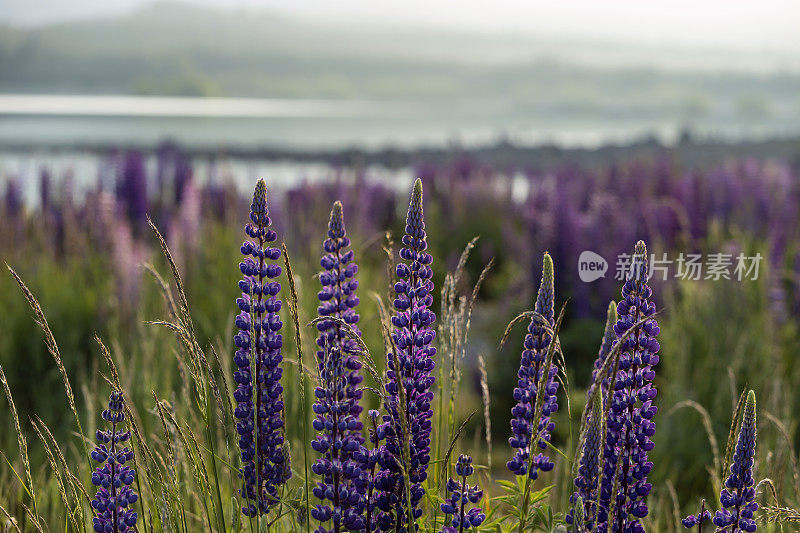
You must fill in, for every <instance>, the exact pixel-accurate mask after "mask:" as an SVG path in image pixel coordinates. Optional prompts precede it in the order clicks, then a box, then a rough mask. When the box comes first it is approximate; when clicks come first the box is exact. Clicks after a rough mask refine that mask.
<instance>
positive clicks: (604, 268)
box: [578, 250, 608, 283]
mask: <svg viewBox="0 0 800 533" xmlns="http://www.w3.org/2000/svg"><path fill="white" fill-rule="evenodd" d="M606 272H608V262H607V261H606V260H605V259H603V256H601V255H599V254H596V253H594V252H592V251H590V250H584V251H583V252H581V255H580V257H578V276H579V277H580V278H581V281H582V282H584V283H591V282H593V281H595V280H597V279H600V278H604V277H605V276H606Z"/></svg>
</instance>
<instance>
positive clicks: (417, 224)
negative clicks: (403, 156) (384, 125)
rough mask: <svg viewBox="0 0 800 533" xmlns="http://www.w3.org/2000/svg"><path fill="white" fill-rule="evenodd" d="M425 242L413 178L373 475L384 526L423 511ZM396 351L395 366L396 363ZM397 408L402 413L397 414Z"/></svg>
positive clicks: (427, 350)
mask: <svg viewBox="0 0 800 533" xmlns="http://www.w3.org/2000/svg"><path fill="white" fill-rule="evenodd" d="M427 247H428V243H427V241H426V235H425V221H424V219H423V212H422V182H421V181H420V180H417V181H416V182H415V183H414V190H413V192H412V194H411V202H410V204H409V206H408V216H407V218H406V228H405V235H404V236H403V247H402V248H401V249H400V257H401V258H402V259H403V262H402V263H400V264H399V265H398V266H397V269H396V271H397V276H398V278H400V280H399V281H398V283H397V285H395V293H396V296H397V297H396V299H395V300H394V308H395V310H396V314H395V315H394V316H393V317H392V324H393V325H394V327H395V329H394V331H393V332H392V340H393V342H394V345H395V346H396V347H397V353H396V354H388V361H387V371H386V392H387V397H388V399H387V402H386V410H387V411H388V413H389V414H387V415H385V416H384V424H383V425H382V427H381V429H380V432H381V434H382V435H385V438H386V444H385V445H384V446H383V448H382V450H381V453H380V454H379V458H378V464H379V465H380V467H381V471H380V472H379V473H378V475H377V476H376V478H375V486H376V488H377V489H378V490H380V491H381V493H380V494H379V495H378V497H377V498H376V505H377V507H378V508H379V509H380V510H381V511H382V512H381V513H380V515H379V516H378V518H377V520H378V526H379V527H380V528H381V530H383V531H388V530H393V529H404V528H407V525H406V524H405V522H406V521H407V518H408V514H409V510H410V511H411V514H412V516H413V519H414V520H416V519H417V518H419V517H420V516H422V509H421V508H420V506H419V504H420V501H421V500H422V497H423V495H424V494H425V491H424V489H423V488H422V483H423V482H424V481H425V479H426V478H427V476H428V472H427V469H428V463H429V462H430V442H431V439H430V432H431V422H430V419H431V417H432V416H433V411H432V410H431V401H432V400H433V392H432V391H431V390H430V389H431V386H432V385H433V382H434V381H435V378H434V377H433V375H432V372H433V369H434V366H435V363H434V361H433V357H434V355H435V354H436V348H433V347H432V346H430V344H431V342H432V341H433V339H434V337H435V331H434V330H433V328H432V325H433V323H434V321H435V320H436V315H435V314H434V313H433V312H432V311H431V310H430V307H431V305H432V304H433V295H432V293H433V279H432V278H433V271H432V270H431V266H430V265H431V263H432V262H433V257H432V256H431V255H430V254H429V253H427V252H426V251H425V250H426V249H427ZM395 357H396V358H397V362H398V364H399V368H397V367H396V365H395V361H394V359H395ZM398 382H399V386H402V387H403V388H404V395H405V400H406V404H405V405H401V403H400V399H401V395H400V389H399V386H398ZM401 413H402V414H401ZM401 416H402V417H405V418H406V419H407V420H408V430H409V433H410V435H408V436H406V435H404V434H403V427H402V422H401ZM405 442H408V447H409V451H410V457H409V459H410V464H409V465H408V466H409V472H410V478H411V479H409V480H404V479H403V475H402V468H401V467H400V464H401V462H402V460H403V451H402V450H403V446H405ZM406 482H409V483H410V485H411V486H410V492H411V501H410V502H409V501H408V499H407V497H406V486H405V483H406Z"/></svg>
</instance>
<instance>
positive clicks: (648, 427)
mask: <svg viewBox="0 0 800 533" xmlns="http://www.w3.org/2000/svg"><path fill="white" fill-rule="evenodd" d="M647 276H648V268H647V247H646V246H645V244H644V242H643V241H639V242H637V243H636V248H635V251H634V255H633V259H632V262H631V269H630V272H629V274H628V276H627V280H626V281H625V285H624V286H623V288H622V300H621V301H620V302H619V303H618V304H617V313H618V315H619V319H618V320H617V323H616V325H615V326H614V332H615V333H616V335H617V339H619V338H621V337H622V336H623V335H625V333H626V332H628V331H629V330H630V329H631V328H634V331H633V332H632V333H631V334H630V335H629V336H628V337H627V338H626V339H625V340H624V341H619V340H617V341H615V344H614V346H616V345H617V344H618V343H620V342H622V343H623V345H622V346H620V354H619V369H618V372H617V375H616V376H615V377H614V387H613V390H612V391H610V395H609V398H608V401H610V402H611V405H610V409H609V414H608V421H607V433H606V441H605V445H604V450H603V465H602V473H601V475H602V476H603V478H602V485H601V489H600V495H599V502H600V508H599V510H598V513H597V530H598V531H626V532H631V533H638V532H643V531H644V528H643V527H642V525H641V523H640V520H641V519H642V518H644V517H645V516H647V512H648V509H647V504H646V503H645V498H646V497H647V495H648V494H649V493H650V489H651V485H650V484H649V483H648V482H647V474H648V473H649V472H650V469H651V468H652V467H653V463H652V462H650V461H648V459H647V453H648V452H649V451H650V450H652V449H653V441H652V440H651V439H652V437H653V435H654V434H655V430H656V425H655V423H654V422H653V421H652V418H653V416H654V415H655V414H656V410H657V409H656V407H655V406H654V405H653V403H652V401H653V400H654V399H655V397H656V389H655V387H654V386H653V385H652V383H651V382H652V381H653V378H654V377H655V371H653V369H652V367H654V366H655V365H657V364H658V350H659V345H658V342H657V341H656V336H657V335H658V332H659V328H658V323H657V322H656V320H655V319H654V318H648V317H652V316H653V315H654V314H655V312H656V305H655V303H653V302H651V301H650V296H651V295H652V291H651V290H650V287H649V286H648V285H647ZM641 320H644V323H642V324H639V325H637V326H635V327H634V324H636V323H637V322H639V321H641ZM615 480H616V486H617V487H618V492H617V493H616V494H613V495H612V494H611V492H612V490H613V487H614V486H615ZM612 498H613V500H614V506H613V507H614V516H612V517H609V516H608V514H609V509H610V508H611V507H612V506H611V502H612ZM612 520H613V523H609V522H610V521H612Z"/></svg>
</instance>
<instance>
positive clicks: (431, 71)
mask: <svg viewBox="0 0 800 533" xmlns="http://www.w3.org/2000/svg"><path fill="white" fill-rule="evenodd" d="M708 53H709V54H712V55H710V56H709V57H715V56H713V54H714V53H716V52H708ZM626 54H627V55H626ZM690 55H691V54H690V52H689V51H681V52H680V53H679V54H676V53H675V52H674V51H673V52H670V53H667V52H665V53H664V54H660V53H659V52H658V51H656V50H644V51H643V50H620V49H619V48H618V47H617V48H614V47H613V46H612V45H603V44H595V45H591V44H589V43H574V42H552V41H545V40H542V39H537V38H536V37H528V36H520V35H508V36H496V35H493V36H488V35H478V34H466V33H456V32H434V31H432V30H422V31H411V30H392V31H388V30H387V29H386V28H369V27H363V26H359V25H357V24H354V25H352V26H349V27H342V25H341V24H338V25H334V24H325V23H322V22H316V23H312V22H307V21H302V20H297V19H292V18H289V17H287V16H281V15H277V14H274V13H269V12H264V11H251V10H217V9H212V8H208V7H199V6H197V5H189V4H181V3H158V4H152V5H148V6H146V7H144V8H141V9H139V10H137V11H134V12H132V13H129V14H125V15H120V16H113V17H108V18H103V19H92V20H84V21H76V22H68V23H59V24H54V25H49V26H45V27H34V28H26V29H21V28H12V27H0V72H2V76H0V92H5V93H13V92H20V93H79V94H84V93H90V94H96V93H122V94H145V95H147V94H158V95H190V96H205V95H209V96H210V95H220V96H270V97H292V98H346V99H377V100H381V99H389V100H409V101H433V102H439V101H441V102H443V103H451V102H455V101H457V102H461V103H462V104H463V103H465V102H466V103H467V104H468V105H470V106H471V103H472V102H474V103H475V105H474V106H472V107H474V109H476V110H481V111H479V112H483V113H487V114H499V115H505V116H508V115H515V114H530V113H536V114H537V115H542V114H544V115H547V114H552V115H554V116H556V115H557V116H559V117H563V116H567V117H569V116H580V117H585V116H591V117H597V116H601V117H602V116H615V117H619V116H661V115H665V116H667V115H668V116H671V117H675V116H683V117H686V119H687V120H692V119H696V118H698V117H704V116H712V117H716V118H717V119H719V118H721V119H723V120H725V119H727V118H730V119H731V120H759V119H761V118H764V117H772V118H774V117H776V116H779V117H781V118H782V119H783V118H786V119H787V120H788V119H796V118H797V117H799V116H800V100H798V98H797V95H798V94H800V74H798V73H797V72H781V71H780V70H779V71H774V72H763V73H753V72H745V71H742V70H739V71H734V70H726V69H722V70H720V69H716V70H713V71H711V70H706V69H699V68H692V67H691V65H692V63H691V61H690V59H691V58H689V57H688V56H690ZM683 56H687V57H685V58H684V59H681V57H683ZM620 57H622V58H623V59H622V60H621V59H620ZM625 57H630V58H632V59H631V61H629V62H627V63H626V61H624V58H625ZM651 57H655V58H659V61H655V60H653V61H651V60H649V58H651ZM725 57H726V59H725V60H724V61H722V60H720V61H715V62H714V64H715V65H718V64H723V63H725V61H727V62H729V63H725V64H733V62H732V61H731V58H730V57H729V56H725ZM750 59H751V60H752V58H750ZM684 60H685V61H684ZM676 61H677V63H676ZM681 61H684V63H685V64H684V63H681ZM676 64H677V65H678V66H677V67H676V66H675V65H676ZM670 65H672V67H670ZM681 65H683V66H681ZM687 65H688V66H687Z"/></svg>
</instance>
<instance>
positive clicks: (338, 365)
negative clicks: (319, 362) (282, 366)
mask: <svg viewBox="0 0 800 533" xmlns="http://www.w3.org/2000/svg"><path fill="white" fill-rule="evenodd" d="M320 378H321V379H320V381H321V386H319V387H317V388H316V390H315V391H314V395H315V396H316V398H317V399H316V402H315V403H314V412H315V413H316V415H317V418H316V419H315V420H314V429H315V430H316V431H317V432H318V435H317V438H316V439H315V440H314V441H312V442H311V447H312V448H313V449H314V451H316V452H317V453H319V454H321V455H322V457H320V458H319V459H318V460H317V462H316V463H315V464H314V466H313V467H312V471H313V472H314V473H315V474H316V475H318V476H320V477H321V478H322V481H321V482H320V483H318V484H317V486H316V487H315V488H314V490H313V492H314V496H316V497H317V498H319V499H320V500H322V502H323V504H322V505H318V506H317V507H316V508H315V509H312V511H311V516H312V517H313V518H314V519H315V520H318V521H319V522H322V523H323V524H324V523H326V522H331V527H330V529H326V528H325V527H323V526H320V527H319V529H317V533H328V531H333V532H336V533H339V532H340V531H359V530H361V529H363V528H364V519H363V517H362V511H363V507H364V502H363V497H362V488H363V486H362V483H361V482H362V476H361V469H360V467H359V464H358V462H357V461H356V460H355V459H354V455H355V454H357V452H359V451H360V448H361V446H360V443H359V441H358V439H356V437H355V436H354V434H353V432H354V431H355V429H356V426H357V425H360V424H359V422H358V419H357V418H356V417H355V416H353V414H352V413H351V404H352V401H351V399H350V398H348V395H347V386H348V372H347V369H346V368H345V366H344V358H343V357H342V352H341V351H340V350H339V348H338V347H336V346H334V347H332V348H330V350H328V357H327V360H326V361H325V366H324V368H323V369H322V372H321V375H320ZM326 501H329V502H330V504H331V505H327V504H325V502H326Z"/></svg>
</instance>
